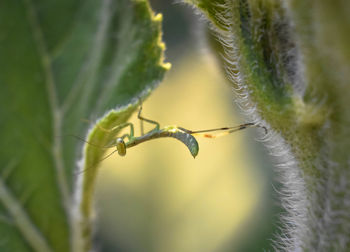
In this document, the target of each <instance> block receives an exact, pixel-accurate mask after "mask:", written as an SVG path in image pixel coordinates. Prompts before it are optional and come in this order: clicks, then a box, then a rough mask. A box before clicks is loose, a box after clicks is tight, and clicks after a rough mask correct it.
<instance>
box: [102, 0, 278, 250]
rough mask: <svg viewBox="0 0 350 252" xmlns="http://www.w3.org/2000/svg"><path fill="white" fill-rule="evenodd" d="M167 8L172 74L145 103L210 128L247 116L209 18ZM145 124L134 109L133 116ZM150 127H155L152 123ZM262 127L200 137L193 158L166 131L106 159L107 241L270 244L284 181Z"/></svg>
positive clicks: (166, 116)
mask: <svg viewBox="0 0 350 252" xmlns="http://www.w3.org/2000/svg"><path fill="white" fill-rule="evenodd" d="M151 5H152V7H153V9H154V10H155V12H157V13H158V12H161V13H163V20H164V21H163V30H164V40H165V42H166V45H167V52H166V55H167V60H168V61H170V62H171V63H172V65H173V67H172V70H171V71H170V72H169V73H168V75H167V76H166V78H165V81H164V82H163V83H162V84H161V85H160V87H159V88H157V89H156V90H155V92H153V94H152V95H151V96H150V97H149V99H148V100H147V101H146V102H145V103H144V109H143V115H144V116H145V117H146V118H150V119H152V120H156V121H158V122H160V123H161V126H165V125H171V124H176V125H179V126H182V127H185V128H188V129H192V130H199V129H210V128H217V127H225V126H233V125H237V124H240V123H243V122H244V118H241V117H240V116H239V113H237V111H236V110H235V105H234V99H233V97H234V95H233V91H232V89H231V88H230V87H229V86H228V85H227V83H226V82H225V80H224V79H223V77H222V73H221V72H220V70H219V68H218V67H217V66H216V62H215V60H214V58H213V57H212V56H211V55H210V52H209V50H208V49H207V48H206V41H205V34H204V30H205V29H203V28H204V25H205V24H204V23H200V22H199V17H198V16H195V15H194V14H193V10H192V9H191V8H190V7H188V6H186V5H184V4H179V3H175V2H174V1H164V0H162V1H151ZM131 121H132V122H133V123H134V124H135V126H136V134H140V132H139V122H138V120H137V118H136V115H134V116H133V118H132V120H131ZM146 126H149V127H148V128H146V129H151V127H152V126H151V125H146ZM255 133H256V129H248V130H246V131H241V132H238V133H235V134H232V135H229V136H226V137H223V138H218V139H200V138H199V139H198V141H199V146H200V151H199V154H198V156H197V157H196V159H193V158H192V156H191V155H190V153H189V152H188V150H187V148H186V147H185V146H183V145H182V144H181V143H180V142H178V141H176V140H174V139H159V140H155V141H150V142H147V143H144V144H142V145H140V146H137V147H135V148H131V149H128V153H127V155H126V156H125V157H120V156H118V155H113V157H111V158H109V159H107V160H106V161H104V162H103V164H102V166H101V169H100V174H99V178H98V186H97V200H96V204H95V205H96V207H95V209H96V213H95V214H96V215H97V218H96V220H97V221H96V222H97V227H96V229H97V230H96V238H95V239H96V242H95V244H96V245H97V248H98V249H99V250H100V251H105V252H107V251H125V252H133V251H137V252H140V251H149V252H153V251H154V252H187V251H188V252H190V251H191V252H197V251H198V252H199V251H201V252H206V251H208V252H213V251H220V252H221V251H269V250H272V247H271V244H270V243H271V241H270V239H273V236H274V235H275V234H276V232H277V229H278V228H277V227H278V223H277V219H278V218H277V216H278V215H279V211H280V210H279V207H278V200H277V197H276V193H275V192H274V190H273V188H278V185H276V184H275V182H274V180H273V175H272V168H271V167H272V165H271V163H270V162H269V160H267V156H268V155H267V154H266V153H264V149H263V147H262V145H261V143H259V142H257V141H256V139H255V138H256V135H255Z"/></svg>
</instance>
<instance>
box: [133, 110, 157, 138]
mask: <svg viewBox="0 0 350 252" xmlns="http://www.w3.org/2000/svg"><path fill="white" fill-rule="evenodd" d="M141 112H142V104H141V105H140V109H139V113H138V115H137V118H138V119H140V123H141V135H144V132H143V121H146V122H148V123H152V124H155V125H156V127H155V128H154V129H155V130H159V127H160V126H159V123H158V122H156V121H152V120H150V119H147V118H144V117H142V116H141Z"/></svg>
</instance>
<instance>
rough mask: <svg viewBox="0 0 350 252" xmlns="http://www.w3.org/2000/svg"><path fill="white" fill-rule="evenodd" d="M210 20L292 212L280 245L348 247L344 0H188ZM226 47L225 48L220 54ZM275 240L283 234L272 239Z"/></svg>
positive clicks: (349, 93)
mask: <svg viewBox="0 0 350 252" xmlns="http://www.w3.org/2000/svg"><path fill="white" fill-rule="evenodd" d="M188 2H191V3H192V4H195V5H196V6H197V7H198V8H200V9H201V10H202V11H203V12H204V13H205V14H206V16H207V17H208V18H209V19H210V21H211V23H212V31H213V34H214V36H215V39H216V41H214V42H213V41H212V42H213V44H214V45H215V46H214V47H215V51H216V53H217V55H220V59H221V63H222V66H223V68H224V69H225V71H226V76H227V78H228V79H229V80H230V82H231V84H232V85H233V87H234V88H235V89H236V91H237V97H238V102H239V104H240V105H241V107H243V109H244V110H245V111H246V112H247V115H248V116H250V118H251V120H256V121H260V123H262V124H265V125H268V126H269V128H270V134H269V135H268V136H267V137H266V138H265V139H263V140H264V141H265V142H267V146H268V147H269V148H270V150H271V152H272V154H273V155H274V156H276V157H277V160H278V162H279V165H278V166H277V171H278V172H279V173H280V174H281V177H280V179H281V182H282V184H283V185H284V189H283V190H284V191H283V193H282V194H281V198H282V201H283V205H284V206H285V208H286V210H287V212H288V214H287V215H286V216H284V218H283V220H284V225H285V227H284V234H283V238H281V240H280V241H278V242H277V246H280V248H281V249H286V250H287V251H295V250H298V251H299V250H303V251H314V250H317V251H345V250H346V249H348V248H349V247H350V219H349V218H348V217H347V214H345V213H348V211H349V202H350V183H349V182H348V181H350V167H349V166H350V162H349V154H348V150H349V148H350V141H349V139H350V131H349V121H350V112H349V109H348V108H349V105H350V100H349V97H350V88H349V80H350V71H349V69H350V49H349V48H350V47H349V45H350V35H349V32H348V31H349V29H350V19H349V15H348V10H349V9H350V2H348V1H314V2H312V1H302V0H292V1H286V3H283V1H274V0H273V1H250V0H238V1H228V0H214V1H208V0H192V1H188ZM221 56H222V57H221ZM278 243H280V244H278Z"/></svg>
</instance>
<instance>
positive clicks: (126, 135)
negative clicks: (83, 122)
mask: <svg viewBox="0 0 350 252" xmlns="http://www.w3.org/2000/svg"><path fill="white" fill-rule="evenodd" d="M128 126H129V127H130V134H124V135H123V136H122V137H121V138H122V139H124V138H125V137H127V138H128V139H129V140H130V139H131V138H133V137H134V125H133V124H132V123H122V124H119V125H117V126H115V127H113V128H111V129H109V130H107V129H104V130H107V131H108V132H113V131H117V130H121V129H123V128H125V127H128ZM114 146H115V143H114V142H113V143H111V144H108V145H107V146H105V147H106V148H110V147H114Z"/></svg>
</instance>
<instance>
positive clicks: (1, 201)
mask: <svg viewBox="0 0 350 252" xmlns="http://www.w3.org/2000/svg"><path fill="white" fill-rule="evenodd" d="M160 23H161V16H160V15H156V16H155V15H154V14H153V13H152V11H151V9H150V7H149V5H148V3H147V1H136V0H134V1H132V0H102V1H93V0H88V1H79V0H76V1H71V0H62V1H31V0H22V1H11V0H5V1H1V2H0V30H1V35H0V55H1V57H0V106H1V109H0V134H1V139H2V140H1V142H0V237H1V238H0V250H1V251H87V250H88V249H89V248H90V246H91V245H90V232H89V230H90V229H91V227H90V225H91V224H90V222H89V221H90V216H89V213H90V208H91V194H92V189H93V182H94V179H95V176H96V175H95V174H93V175H92V174H91V173H87V174H88V175H86V176H88V177H85V176H84V177H83V179H82V180H83V181H84V183H85V184H84V186H85V187H87V188H85V189H84V190H82V184H77V183H76V182H77V181H78V180H79V179H77V178H76V177H75V176H74V170H75V167H76V165H77V160H79V159H81V158H82V154H81V153H82V147H83V144H82V143H80V142H79V141H77V140H76V139H74V138H73V137H71V136H70V135H72V134H73V135H77V136H81V137H83V138H85V135H86V133H87V129H88V127H89V125H88V124H87V123H84V122H83V120H82V119H88V120H91V121H96V120H97V119H101V118H102V117H104V119H103V120H102V121H104V123H105V124H104V126H109V125H115V124H118V123H121V122H125V121H127V120H128V118H129V116H130V115H131V114H132V113H133V111H134V110H135V108H136V106H137V98H138V97H140V98H145V96H146V95H148V94H149V92H150V91H151V90H152V89H153V88H154V87H155V86H156V85H157V84H158V83H159V81H160V80H161V79H162V77H163V75H164V73H165V71H166V70H167V69H168V68H169V65H167V64H164V63H163V51H164V45H163V44H162V42H161V30H160V29H161V28H160ZM112 108H115V109H113V110H110V109H112ZM118 108H119V109H118ZM108 110H110V111H109V112H108ZM90 127H91V126H90ZM95 130H96V129H90V134H94V131H95ZM110 137H112V136H110ZM97 142H99V139H97ZM86 152H87V153H88V155H87V156H86V157H85V158H88V159H89V158H91V156H94V158H97V159H98V158H99V155H102V154H103V153H102V151H100V150H99V149H95V150H89V147H87V149H86ZM90 152H91V154H90ZM86 165H87V166H89V162H88V163H87V164H86ZM87 181H88V182H87ZM73 193H74V196H73ZM86 201H88V204H86ZM82 202H85V205H84V207H82V205H81V204H82ZM81 221H83V222H84V223H83V224H82V225H80V224H81Z"/></svg>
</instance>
